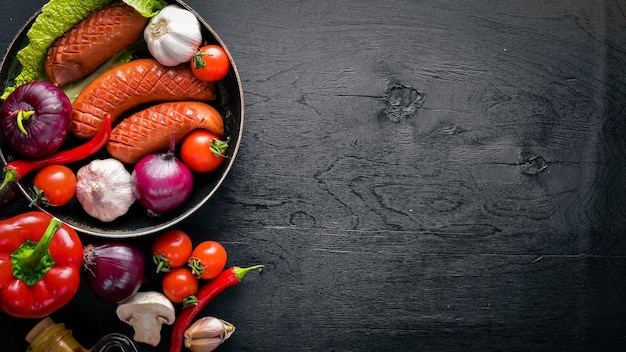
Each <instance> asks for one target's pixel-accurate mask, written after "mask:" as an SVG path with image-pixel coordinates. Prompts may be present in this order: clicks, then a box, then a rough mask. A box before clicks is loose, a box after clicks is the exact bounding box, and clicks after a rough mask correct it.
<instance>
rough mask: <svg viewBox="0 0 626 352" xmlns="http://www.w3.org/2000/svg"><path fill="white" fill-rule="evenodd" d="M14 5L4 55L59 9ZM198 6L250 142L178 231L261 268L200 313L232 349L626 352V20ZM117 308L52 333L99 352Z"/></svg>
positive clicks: (548, 10)
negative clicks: (219, 324) (225, 58)
mask: <svg viewBox="0 0 626 352" xmlns="http://www.w3.org/2000/svg"><path fill="white" fill-rule="evenodd" d="M0 3H1V4H2V6H1V8H2V11H1V12H0V22H1V23H3V29H2V31H1V32H0V47H3V48H6V46H7V45H8V44H9V42H10V40H11V38H12V36H13V34H14V33H16V32H17V30H18V29H19V28H20V27H21V26H22V25H23V24H24V22H25V21H26V19H27V18H28V17H29V16H30V15H31V14H32V13H33V12H35V10H37V9H38V8H39V7H41V5H42V4H43V3H44V1H42V0H23V1H18V2H13V1H8V0H0ZM187 3H188V4H189V5H191V6H192V7H193V8H194V9H195V10H196V11H197V12H198V13H199V14H200V15H201V16H202V17H203V18H204V19H206V20H207V22H208V23H209V24H210V25H211V26H212V27H213V28H214V30H215V31H216V32H217V33H218V34H219V35H220V37H221V38H222V40H223V41H224V42H225V43H226V45H227V47H228V48H229V50H230V52H231V54H232V55H233V57H234V59H235V62H236V63H237V66H238V69H239V72H240V74H241V77H242V81H243V85H244V91H245V99H246V117H245V119H246V120H245V121H246V123H245V128H244V138H243V143H242V147H241V150H240V153H239V156H238V159H237V162H236V163H235V166H234V168H233V170H232V171H231V174H230V175H229V177H228V179H227V181H226V183H225V184H224V186H223V188H221V189H220V190H219V191H218V192H217V194H216V195H215V197H214V198H213V199H212V200H211V201H210V202H209V203H208V204H206V205H205V206H204V207H203V208H202V209H201V210H200V212H199V213H198V214H197V215H194V216H192V217H191V218H190V219H188V220H186V221H185V222H184V223H182V224H181V225H180V226H178V227H179V228H181V229H183V230H186V231H188V232H189V233H191V234H193V236H194V239H195V240H196V241H200V240H203V239H215V240H218V241H221V242H222V243H223V244H224V245H225V247H226V248H227V250H228V251H229V254H230V259H229V264H231V265H232V264H235V265H242V266H245V265H251V264H257V263H262V264H265V265H266V266H267V270H266V271H265V272H264V273H261V274H257V273H253V274H250V275H249V276H248V277H247V278H246V279H245V281H244V283H243V284H242V285H240V286H237V287H234V288H231V289H229V290H228V291H226V292H225V293H224V294H222V295H221V296H220V297H218V299H216V300H215V301H214V302H213V303H212V304H211V305H210V306H209V307H208V308H207V309H206V312H205V313H206V315H214V316H217V317H220V318H223V319H225V320H228V321H230V322H232V323H233V324H235V325H236V327H237V331H236V332H235V334H234V335H233V337H232V338H231V340H229V341H228V342H226V343H225V344H224V345H223V346H221V347H220V350H221V351H591V350H593V351H623V350H626V280H625V276H626V241H625V240H624V235H625V234H626V200H625V197H624V195H625V194H626V189H625V188H626V181H624V171H625V168H626V162H625V160H626V158H625V152H626V142H625V138H624V137H625V134H626V129H625V127H626V123H625V118H626V114H625V104H626V99H625V95H626V85H625V84H626V81H625V79H626V72H625V70H626V51H625V50H626V34H625V31H624V28H625V26H624V25H625V24H626V2H624V1H621V0H606V1H599V0H593V1H590V0H569V1H512V0H504V1H485V0H467V1H463V2H460V1H456V2H452V1H407V0H404V1H402V0H390V1H372V0H356V1H353V0H350V1H348V0H337V1H319V0H309V1H304V2H302V1H290V0H289V1H274V0H270V1H225V0H211V1H201V0H189V1H188V2H187ZM14 211H18V210H17V209H14ZM144 240H145V241H146V243H147V242H149V239H144ZM114 308H115V306H114V305H109V304H105V303H102V302H100V301H98V300H97V299H95V298H94V296H92V295H91V294H90V292H89V291H88V290H86V289H85V288H83V289H81V291H80V292H79V295H78V296H77V297H76V299H75V300H74V301H73V302H72V303H71V304H70V305H68V306H67V307H66V308H64V309H63V310H62V311H60V312H58V313H55V314H54V318H55V319H56V320H57V321H60V322H64V323H65V324H66V325H67V326H68V327H70V328H71V329H72V330H73V331H74V334H75V335H76V337H77V338H78V339H79V340H80V341H81V342H83V344H84V345H86V346H90V345H92V344H93V343H95V341H96V340H97V339H98V338H99V337H100V336H102V335H104V334H106V333H109V332H122V333H125V334H127V335H130V334H132V330H131V329H130V328H129V327H128V326H126V325H125V324H123V323H121V322H119V321H117V319H116V318H115V313H114ZM33 323H34V322H33V321H29V320H15V319H11V318H8V317H6V316H1V317H0V324H1V325H2V326H3V329H2V333H1V334H2V336H3V339H2V346H3V347H2V351H23V350H25V347H26V344H25V343H24V342H23V336H24V335H25V334H26V332H27V331H28V329H29V328H30V327H31V326H32V324H33ZM168 332H169V329H168V328H166V329H164V337H163V343H162V346H161V347H159V348H158V349H152V348H148V346H146V345H141V346H140V348H141V351H153V350H154V351H166V350H167V348H166V345H167V341H168V336H167V335H168Z"/></svg>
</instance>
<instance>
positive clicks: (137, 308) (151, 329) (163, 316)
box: [116, 291, 176, 346]
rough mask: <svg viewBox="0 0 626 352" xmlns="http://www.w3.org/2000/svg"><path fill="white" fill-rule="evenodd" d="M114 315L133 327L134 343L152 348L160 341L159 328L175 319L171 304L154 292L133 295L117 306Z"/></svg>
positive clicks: (160, 294)
mask: <svg viewBox="0 0 626 352" xmlns="http://www.w3.org/2000/svg"><path fill="white" fill-rule="evenodd" d="M116 313H117V317H118V318H119V319H120V320H121V321H123V322H125V323H128V324H129V325H131V326H132V327H133V329H134V330H135V336H134V340H135V341H137V342H144V343H147V344H150V345H152V346H156V345H158V344H159V341H160V340H161V326H162V325H163V324H168V325H170V324H173V323H174V320H175V319H176V311H175V310H174V305H173V304H172V302H170V300H169V299H167V297H165V295H163V294H162V293H160V292H156V291H146V292H137V293H135V294H134V295H133V296H131V297H130V298H128V299H127V300H125V301H123V302H121V303H120V304H119V305H118V306H117V309H116Z"/></svg>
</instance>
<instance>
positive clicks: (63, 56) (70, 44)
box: [44, 1, 148, 86]
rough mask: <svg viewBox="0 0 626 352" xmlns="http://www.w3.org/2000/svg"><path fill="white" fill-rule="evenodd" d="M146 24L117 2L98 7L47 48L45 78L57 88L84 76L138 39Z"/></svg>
mask: <svg viewBox="0 0 626 352" xmlns="http://www.w3.org/2000/svg"><path fill="white" fill-rule="evenodd" d="M147 24H148V19H147V18H145V17H143V16H142V15H141V14H140V13H139V12H137V11H135V9H133V8H132V7H130V6H128V5H126V4H125V3H123V2H121V1H120V2H115V3H113V4H110V5H107V6H105V7H103V8H101V9H100V10H98V11H96V12H94V13H93V14H91V15H90V16H88V17H87V18H85V19H84V20H83V21H81V22H79V23H78V24H77V25H75V26H74V27H73V28H72V29H70V30H69V31H67V32H66V33H65V34H63V35H62V36H61V37H60V38H59V39H57V41H56V42H55V43H54V44H53V45H52V47H50V49H48V54H47V56H46V62H45V66H44V67H45V71H46V75H47V76H48V78H49V79H50V81H51V82H52V83H54V84H55V85H57V86H63V85H65V84H67V83H70V82H75V81H77V80H79V79H81V78H83V77H85V76H86V75H87V74H89V73H91V72H92V71H93V70H95V69H96V68H97V67H98V66H100V65H101V64H102V63H104V62H105V61H106V60H108V59H110V58H111V57H113V55H115V54H116V53H117V52H119V51H120V50H122V49H124V48H126V47H127V46H129V45H130V44H132V43H134V42H135V41H137V40H138V39H140V38H141V36H142V35H143V29H144V28H145V26H146V25H147Z"/></svg>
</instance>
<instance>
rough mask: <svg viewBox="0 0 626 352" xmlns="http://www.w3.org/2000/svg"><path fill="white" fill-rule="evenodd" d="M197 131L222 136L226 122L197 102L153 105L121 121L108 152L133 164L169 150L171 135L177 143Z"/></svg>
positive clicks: (208, 107)
mask: <svg viewBox="0 0 626 352" xmlns="http://www.w3.org/2000/svg"><path fill="white" fill-rule="evenodd" d="M197 128H204V129H207V130H209V131H211V132H213V133H214V134H216V135H218V136H221V135H222V134H223V133H224V121H223V119H222V116H221V115H220V113H219V112H218V111H217V110H216V109H215V108H213V107H212V106H210V105H208V104H205V103H201V102H197V101H177V102H168V103H161V104H157V105H153V106H151V107H149V108H146V109H144V110H142V111H139V112H137V113H135V114H133V115H131V116H129V117H127V118H125V119H124V120H123V121H121V122H120V123H119V124H118V125H117V126H116V127H115V128H114V129H113V132H112V133H111V137H110V138H109V142H108V143H107V150H108V152H109V154H111V156H112V157H114V158H116V159H117V160H119V161H121V162H123V163H126V164H134V163H136V162H138V161H139V159H141V158H142V157H144V156H146V155H148V154H150V153H155V152H160V151H164V150H166V149H167V147H168V145H169V143H170V141H171V138H172V132H174V133H175V134H176V135H175V137H176V142H180V141H182V140H183V138H184V137H185V136H186V135H187V134H189V132H191V131H193V130H194V129H197Z"/></svg>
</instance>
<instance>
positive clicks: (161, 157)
mask: <svg viewBox="0 0 626 352" xmlns="http://www.w3.org/2000/svg"><path fill="white" fill-rule="evenodd" d="M174 146H175V138H174V133H172V140H171V142H170V147H169V150H168V151H167V152H165V153H163V154H150V155H147V156H145V157H143V158H142V159H141V160H139V161H138V162H137V164H135V168H134V169H133V172H132V174H131V176H132V182H133V193H134V194H135V198H137V201H138V202H139V203H141V205H143V206H144V208H146V209H147V210H148V214H150V215H158V214H160V213H162V212H165V211H168V210H171V209H174V208H176V207H177V206H179V205H181V204H182V203H183V202H185V201H186V200H187V198H189V196H190V195H191V191H192V190H193V174H192V173H191V171H190V170H189V168H188V167H187V166H186V165H185V164H183V163H182V162H181V161H180V160H178V159H176V155H175V154H174Z"/></svg>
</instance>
